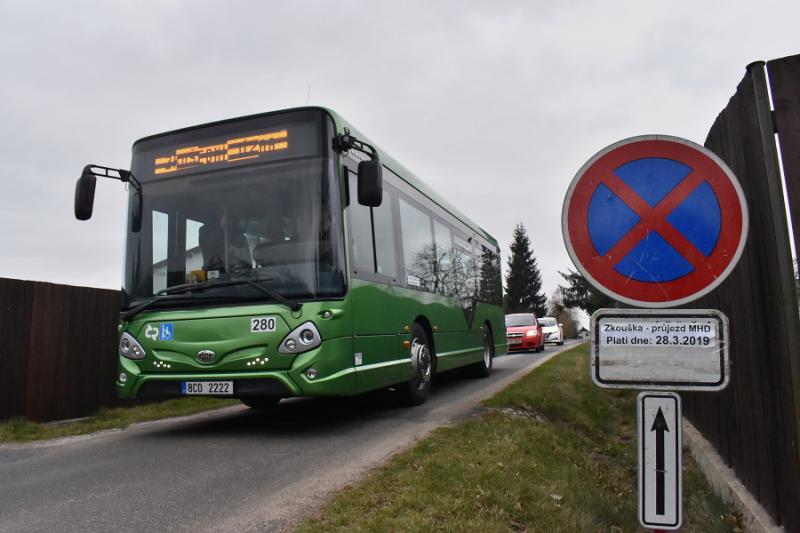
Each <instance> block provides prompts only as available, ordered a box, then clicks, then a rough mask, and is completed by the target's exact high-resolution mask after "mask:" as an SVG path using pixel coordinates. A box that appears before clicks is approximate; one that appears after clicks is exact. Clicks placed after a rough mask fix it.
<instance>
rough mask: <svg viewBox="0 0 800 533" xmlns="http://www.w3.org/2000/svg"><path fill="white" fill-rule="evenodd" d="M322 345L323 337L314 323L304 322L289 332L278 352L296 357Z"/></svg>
mask: <svg viewBox="0 0 800 533" xmlns="http://www.w3.org/2000/svg"><path fill="white" fill-rule="evenodd" d="M320 344H322V336H321V335H320V334H319V330H318V329H317V326H315V325H314V323H313V322H304V323H302V324H300V325H299V326H297V327H296V328H294V329H293V330H292V331H290V332H289V334H288V335H286V337H285V338H284V339H283V340H282V341H281V344H280V346H278V352H279V353H284V354H289V355H294V354H298V353H303V352H307V351H309V350H313V349H314V348H316V347H317V346H319V345H320Z"/></svg>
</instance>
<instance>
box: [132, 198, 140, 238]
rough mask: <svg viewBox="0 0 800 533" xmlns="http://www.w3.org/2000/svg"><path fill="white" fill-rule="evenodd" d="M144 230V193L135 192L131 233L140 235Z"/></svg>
mask: <svg viewBox="0 0 800 533" xmlns="http://www.w3.org/2000/svg"><path fill="white" fill-rule="evenodd" d="M141 229H142V193H140V192H139V191H133V198H132V199H131V231H132V232H133V233H139V230H141Z"/></svg>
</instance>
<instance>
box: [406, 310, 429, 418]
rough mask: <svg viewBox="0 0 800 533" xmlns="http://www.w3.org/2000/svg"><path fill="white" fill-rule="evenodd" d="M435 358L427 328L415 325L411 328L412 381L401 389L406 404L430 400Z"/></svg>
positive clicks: (410, 404)
mask: <svg viewBox="0 0 800 533" xmlns="http://www.w3.org/2000/svg"><path fill="white" fill-rule="evenodd" d="M433 357H434V355H433V351H432V350H431V343H430V341H429V340H428V335H427V333H426V332H425V328H423V327H422V326H421V325H420V324H418V323H417V324H414V327H412V328H411V379H409V380H408V381H407V382H406V383H405V385H404V386H403V387H402V388H401V391H402V393H403V403H404V404H406V405H408V406H414V405H420V404H423V403H425V400H427V399H428V394H430V391H431V381H432V379H433V365H434V362H433Z"/></svg>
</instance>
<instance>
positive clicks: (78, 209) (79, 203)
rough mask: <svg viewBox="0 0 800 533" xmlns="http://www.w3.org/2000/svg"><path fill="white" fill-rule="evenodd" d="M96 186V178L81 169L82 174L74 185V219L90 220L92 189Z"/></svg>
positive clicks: (92, 204) (92, 202)
mask: <svg viewBox="0 0 800 533" xmlns="http://www.w3.org/2000/svg"><path fill="white" fill-rule="evenodd" d="M96 185H97V178H96V177H95V176H94V175H92V174H91V173H89V172H87V169H83V174H81V177H80V178H78V183H76V184H75V218H77V219H78V220H89V219H90V218H92V210H93V208H94V188H95V186H96Z"/></svg>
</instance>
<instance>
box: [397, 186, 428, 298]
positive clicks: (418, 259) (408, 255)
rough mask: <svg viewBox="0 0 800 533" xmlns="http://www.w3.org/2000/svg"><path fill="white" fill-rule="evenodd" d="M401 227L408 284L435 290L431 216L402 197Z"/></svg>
mask: <svg viewBox="0 0 800 533" xmlns="http://www.w3.org/2000/svg"><path fill="white" fill-rule="evenodd" d="M400 229H401V233H402V235H403V260H404V261H405V265H406V284H407V285H409V286H411V287H416V288H419V289H422V290H426V291H432V290H435V287H434V285H435V283H434V282H435V279H434V278H435V268H436V267H435V266H434V265H435V254H436V249H435V247H434V246H433V234H432V231H431V217H430V216H429V215H428V214H427V213H424V212H422V211H421V210H419V209H417V208H416V207H414V206H413V205H411V204H410V203H408V202H406V201H405V200H403V199H402V198H401V199H400Z"/></svg>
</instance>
